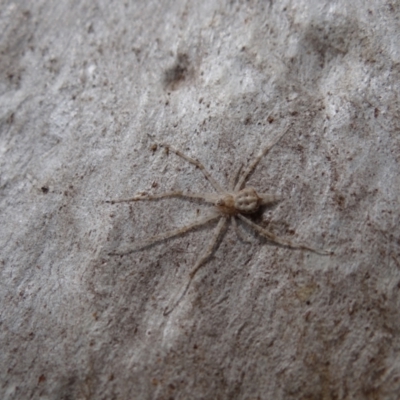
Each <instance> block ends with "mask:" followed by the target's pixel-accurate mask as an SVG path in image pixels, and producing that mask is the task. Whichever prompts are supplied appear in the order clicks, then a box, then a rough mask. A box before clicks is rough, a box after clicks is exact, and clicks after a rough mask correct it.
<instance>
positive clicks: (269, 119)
mask: <svg viewBox="0 0 400 400" xmlns="http://www.w3.org/2000/svg"><path fill="white" fill-rule="evenodd" d="M267 121H268V122H269V123H270V124H272V123H273V122H274V117H272V116H271V115H270V116H269V117H268V118H267Z"/></svg>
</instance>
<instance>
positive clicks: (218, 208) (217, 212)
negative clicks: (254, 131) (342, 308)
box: [106, 128, 333, 315]
mask: <svg viewBox="0 0 400 400" xmlns="http://www.w3.org/2000/svg"><path fill="white" fill-rule="evenodd" d="M289 129H290V128H289ZM289 129H287V130H285V131H284V132H283V133H282V134H281V135H279V136H278V137H277V138H275V140H274V141H273V142H272V143H270V144H269V145H268V146H267V147H266V148H265V149H264V150H263V151H261V153H260V154H259V155H258V156H257V157H256V158H255V159H254V160H253V161H252V162H251V163H250V164H249V165H248V167H247V168H246V169H245V170H244V172H242V168H241V167H240V168H239V169H238V171H237V173H236V174H234V175H233V176H232V177H231V179H230V181H229V184H228V189H227V190H225V189H223V188H222V186H221V185H220V184H219V183H218V182H217V181H216V180H215V179H214V178H213V177H212V176H211V175H210V173H209V172H208V171H207V170H206V169H205V167H204V166H203V164H202V163H201V162H200V161H198V160H196V159H194V158H191V157H188V156H187V155H185V154H184V153H182V152H181V151H179V150H177V149H174V148H173V147H171V146H169V145H167V144H160V145H159V146H161V147H164V148H165V149H166V151H167V153H169V151H172V152H173V153H175V154H176V155H177V156H179V157H181V158H183V159H184V160H186V161H187V162H189V163H190V164H192V165H194V166H195V167H197V168H199V169H200V171H201V172H202V173H203V175H204V177H205V178H206V179H207V180H208V182H209V183H210V184H211V186H212V187H213V188H214V189H215V190H216V192H217V193H189V192H183V191H171V192H166V193H161V194H155V195H147V194H138V195H136V196H134V197H132V198H129V199H120V200H108V201H106V203H111V204H116V203H128V202H132V201H144V200H159V199H165V198H173V197H176V198H183V199H187V200H197V201H204V202H206V203H211V204H213V205H214V207H213V209H212V210H211V212H210V214H209V215H207V216H205V217H203V218H201V219H198V220H196V221H194V222H192V223H190V224H188V225H185V226H183V227H181V228H178V229H174V230H171V231H167V232H164V233H161V234H159V235H155V236H152V237H150V238H147V239H144V240H142V241H140V242H139V243H137V244H136V246H135V247H133V248H132V249H129V250H127V251H122V252H114V253H109V255H113V256H115V255H119V256H124V255H127V254H131V253H133V252H135V251H138V250H142V249H144V248H148V247H149V246H152V245H153V244H155V243H157V242H160V241H164V240H166V239H169V238H172V237H175V236H180V235H183V234H185V233H186V232H189V231H191V230H194V229H196V228H199V227H201V226H202V225H205V224H207V223H210V222H211V221H216V220H219V221H218V224H217V226H216V228H215V230H214V233H213V235H212V237H211V239H210V241H209V244H208V246H207V247H206V248H205V249H204V251H203V253H202V254H201V255H200V257H199V258H198V259H197V261H196V264H195V265H194V267H193V269H192V270H191V272H190V273H189V277H188V281H187V283H186V285H185V286H184V288H183V290H182V292H181V293H180V294H179V296H178V297H177V298H176V300H173V301H172V302H171V303H170V305H168V306H167V307H166V308H165V309H164V315H168V314H170V313H171V312H172V311H173V310H174V309H175V308H176V306H177V305H178V304H179V302H180V301H181V300H182V299H183V297H184V296H185V294H186V293H187V291H188V289H189V287H190V284H191V282H192V280H193V278H194V277H195V275H196V273H197V272H198V271H199V269H200V268H201V267H202V266H204V264H206V263H207V261H208V260H209V259H210V258H211V257H212V255H213V254H214V252H215V251H216V249H217V247H218V246H219V244H220V243H221V241H222V238H223V235H224V234H225V232H226V230H227V228H228V223H229V221H232V225H233V227H234V229H235V231H236V233H237V235H238V237H239V238H241V239H242V240H243V241H245V242H249V241H252V240H251V239H250V237H249V236H248V235H247V233H245V232H244V231H243V230H240V229H239V226H238V223H237V220H238V219H239V220H240V221H241V222H242V223H244V224H246V225H247V226H248V227H250V228H251V229H252V230H253V231H255V232H256V233H257V234H258V235H260V236H262V237H263V238H265V239H267V240H268V241H270V242H272V243H274V244H277V245H279V246H283V247H286V248H290V249H302V250H307V251H311V252H313V253H317V254H320V255H332V254H333V252H332V251H324V250H317V249H314V248H312V247H309V246H307V245H305V244H300V243H293V242H292V241H290V240H288V239H283V238H280V237H278V236H276V235H274V234H273V233H272V232H269V231H267V230H266V229H264V228H262V227H261V226H259V225H257V224H256V223H255V222H254V221H253V220H252V219H250V218H248V215H254V216H257V215H258V214H259V213H260V211H262V209H263V208H264V207H265V206H268V205H271V204H273V203H276V202H277V201H278V200H279V198H278V197H277V196H274V195H270V194H267V193H261V194H259V193H257V192H256V191H255V189H254V188H252V187H245V188H243V187H244V186H245V183H246V182H247V180H248V179H249V177H250V175H251V174H252V173H253V171H254V170H255V168H256V166H257V165H258V163H259V162H260V160H261V158H262V157H263V156H265V155H266V154H267V153H268V152H269V150H271V149H272V147H274V146H275V145H276V144H277V143H278V142H279V141H280V140H281V139H282V137H283V136H284V135H285V134H286V133H287V132H288V131H289Z"/></svg>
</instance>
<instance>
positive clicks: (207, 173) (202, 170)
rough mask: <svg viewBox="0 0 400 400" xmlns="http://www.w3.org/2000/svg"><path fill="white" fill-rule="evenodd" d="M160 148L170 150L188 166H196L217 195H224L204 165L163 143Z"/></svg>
mask: <svg viewBox="0 0 400 400" xmlns="http://www.w3.org/2000/svg"><path fill="white" fill-rule="evenodd" d="M160 146H161V147H165V148H166V149H167V150H171V151H172V152H174V153H175V154H176V155H177V156H179V157H181V158H183V159H184V160H186V161H187V162H189V163H190V164H193V165H194V166H196V167H197V168H199V170H200V171H201V172H202V173H203V175H204V176H205V178H206V179H207V180H208V181H209V182H210V184H211V185H212V186H213V188H214V189H215V190H216V191H217V192H218V193H224V192H225V190H224V189H222V187H221V185H220V184H219V183H218V182H217V181H216V180H215V179H214V178H213V177H212V176H211V174H210V173H209V172H208V171H207V170H206V168H205V167H204V165H203V164H202V163H201V162H200V161H199V160H196V159H194V158H191V157H189V156H187V155H186V154H183V153H182V152H181V151H180V150H177V149H175V148H173V147H172V146H170V145H169V144H165V143H160Z"/></svg>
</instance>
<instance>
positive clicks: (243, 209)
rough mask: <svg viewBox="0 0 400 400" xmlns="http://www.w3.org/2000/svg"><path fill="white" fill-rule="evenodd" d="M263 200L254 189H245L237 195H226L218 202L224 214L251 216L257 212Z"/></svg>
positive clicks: (217, 204)
mask: <svg viewBox="0 0 400 400" xmlns="http://www.w3.org/2000/svg"><path fill="white" fill-rule="evenodd" d="M261 201H262V199H261V198H260V197H259V196H258V194H257V192H256V191H255V190H254V189H253V188H250V187H248V188H245V189H243V190H241V191H239V192H237V193H232V194H226V195H224V196H223V197H221V198H220V199H218V201H217V202H216V206H217V207H218V209H219V210H220V211H221V212H222V213H223V214H229V215H236V214H251V213H254V212H256V211H257V210H258V209H259V207H260V204H261Z"/></svg>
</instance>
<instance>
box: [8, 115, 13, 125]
mask: <svg viewBox="0 0 400 400" xmlns="http://www.w3.org/2000/svg"><path fill="white" fill-rule="evenodd" d="M13 122H14V113H11V114H10V115H9V116H8V118H7V123H8V124H9V125H11V124H12V123H13Z"/></svg>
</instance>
